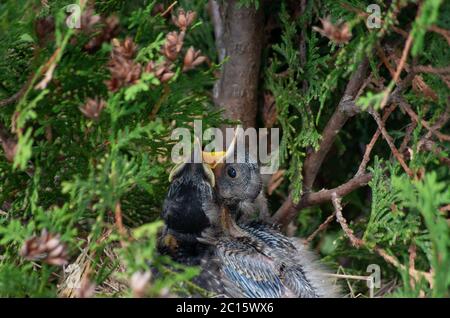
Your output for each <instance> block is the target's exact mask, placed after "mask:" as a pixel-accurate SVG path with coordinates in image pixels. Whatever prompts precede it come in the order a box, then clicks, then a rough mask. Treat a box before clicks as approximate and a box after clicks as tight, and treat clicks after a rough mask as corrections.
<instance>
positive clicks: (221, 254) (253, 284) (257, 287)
mask: <svg viewBox="0 0 450 318" xmlns="http://www.w3.org/2000/svg"><path fill="white" fill-rule="evenodd" d="M246 239H247V238H238V239H236V238H235V239H233V240H230V239H226V238H224V239H223V240H221V241H220V243H219V244H217V246H216V247H217V250H216V255H217V257H218V258H219V262H220V263H221V264H222V266H221V267H222V271H221V272H222V276H223V277H222V278H223V281H224V284H225V286H226V288H227V290H228V292H229V294H230V295H232V296H233V297H250V298H278V297H283V296H284V295H285V293H286V288H285V286H284V285H283V283H282V281H281V280H280V278H279V277H278V273H279V268H278V266H277V263H276V262H275V261H274V260H272V259H271V258H270V257H269V256H267V255H265V254H263V253H261V251H260V250H258V249H257V247H256V246H254V245H253V244H252V243H251V242H248V241H247V240H246Z"/></svg>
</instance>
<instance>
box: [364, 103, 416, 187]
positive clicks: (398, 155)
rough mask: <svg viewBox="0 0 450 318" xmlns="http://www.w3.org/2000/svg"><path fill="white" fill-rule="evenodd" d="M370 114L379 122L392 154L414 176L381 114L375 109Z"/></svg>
mask: <svg viewBox="0 0 450 318" xmlns="http://www.w3.org/2000/svg"><path fill="white" fill-rule="evenodd" d="M370 114H371V115H372V117H373V118H374V119H375V121H376V122H377V125H378V128H379V129H380V131H381V134H382V135H383V137H384V139H385V140H386V142H387V144H388V145H389V148H390V149H391V151H392V154H393V155H394V157H395V158H396V159H397V161H398V162H399V163H400V165H401V166H402V168H403V170H405V172H406V173H407V174H408V176H409V177H411V178H413V177H414V173H413V172H412V170H411V169H410V168H409V167H408V165H407V164H406V162H405V159H404V158H403V155H402V154H401V153H400V152H399V151H398V149H397V147H396V146H395V144H394V141H393V140H392V137H391V136H390V135H389V133H388V132H387V130H386V128H385V127H384V124H383V121H382V120H381V118H380V115H378V113H377V112H376V111H375V110H371V111H370Z"/></svg>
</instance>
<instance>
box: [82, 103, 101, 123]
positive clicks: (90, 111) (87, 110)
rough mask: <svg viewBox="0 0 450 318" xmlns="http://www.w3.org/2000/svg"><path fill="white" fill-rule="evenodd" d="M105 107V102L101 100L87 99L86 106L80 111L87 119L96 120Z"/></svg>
mask: <svg viewBox="0 0 450 318" xmlns="http://www.w3.org/2000/svg"><path fill="white" fill-rule="evenodd" d="M105 107H106V102H105V101H104V100H103V99H98V98H96V99H92V98H88V100H87V102H86V104H84V105H83V106H82V107H80V111H81V112H82V113H83V115H84V116H86V117H87V118H90V119H93V120H98V119H99V118H100V114H101V112H102V110H103V108H105Z"/></svg>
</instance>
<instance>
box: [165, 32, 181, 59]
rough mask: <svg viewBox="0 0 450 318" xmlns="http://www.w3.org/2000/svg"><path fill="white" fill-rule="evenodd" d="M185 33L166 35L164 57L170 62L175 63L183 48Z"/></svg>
mask: <svg viewBox="0 0 450 318" xmlns="http://www.w3.org/2000/svg"><path fill="white" fill-rule="evenodd" d="M183 40H184V32H181V33H180V34H178V32H170V33H168V34H167V35H166V42H165V43H164V46H163V54H164V56H165V57H166V58H167V59H168V60H170V61H175V60H176V58H177V57H178V53H180V51H181V48H182V47H183Z"/></svg>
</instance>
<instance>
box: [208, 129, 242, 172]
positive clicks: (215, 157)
mask: <svg viewBox="0 0 450 318" xmlns="http://www.w3.org/2000/svg"><path fill="white" fill-rule="evenodd" d="M238 133H239V129H236V130H235V132H234V137H233V140H232V141H231V143H230V145H229V146H228V148H227V151H212V152H208V151H202V160H203V164H206V165H207V166H208V167H209V168H210V170H211V172H212V171H214V169H216V168H217V166H218V165H219V164H221V163H224V162H225V161H226V160H227V159H228V158H231V157H232V156H233V154H234V148H235V146H236V140H237V136H238ZM213 176H214V174H213Z"/></svg>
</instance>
